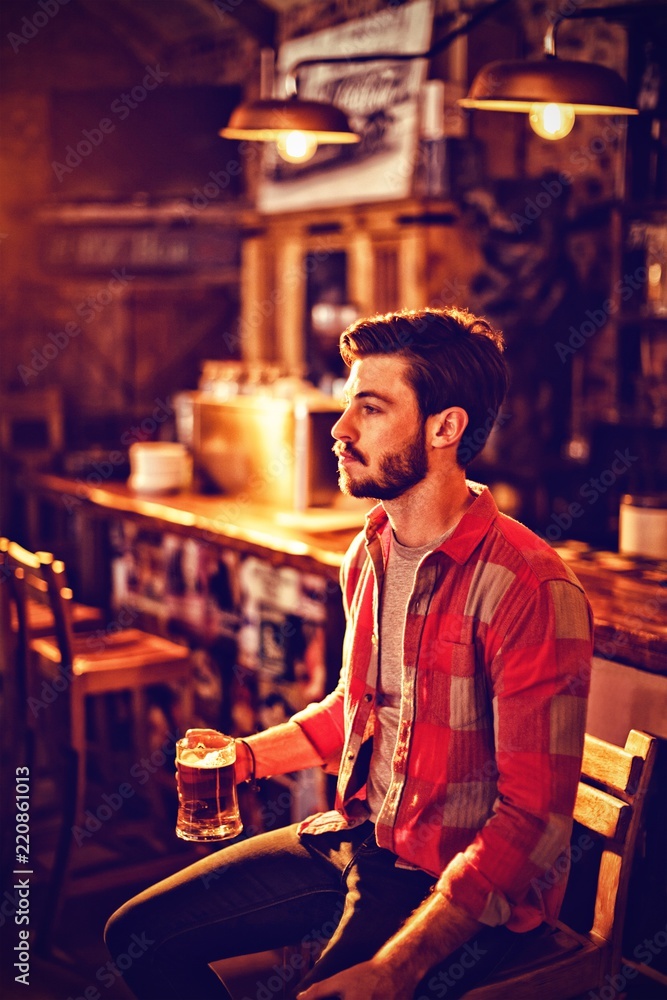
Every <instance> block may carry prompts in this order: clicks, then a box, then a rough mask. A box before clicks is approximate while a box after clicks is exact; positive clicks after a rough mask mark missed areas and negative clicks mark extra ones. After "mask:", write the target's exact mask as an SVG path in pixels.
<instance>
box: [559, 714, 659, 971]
mask: <svg viewBox="0 0 667 1000" xmlns="http://www.w3.org/2000/svg"><path fill="white" fill-rule="evenodd" d="M657 744H658V741H657V739H656V738H655V737H654V736H650V735H648V734H647V733H643V732H639V731H638V730H635V729H631V730H630V733H629V735H628V738H627V741H626V744H625V747H619V746H615V745H614V744H612V743H607V742H606V741H605V740H601V739H597V738H596V737H594V736H590V735H588V734H587V735H586V738H585V744H584V756H583V761H582V768H581V780H580V782H579V789H578V792H577V799H576V804H575V808H574V818H575V820H576V821H577V822H578V823H579V824H580V825H581V826H583V827H585V828H586V829H587V830H589V831H590V832H591V833H593V834H594V835H595V837H599V838H600V842H601V856H600V867H599V872H598V880H597V891H596V894H595V910H594V914H593V923H592V927H591V929H590V931H589V932H588V936H589V937H590V938H591V940H592V941H594V942H595V944H597V945H599V946H601V947H603V946H606V950H607V954H608V955H609V968H608V971H609V972H610V973H611V974H614V973H615V972H617V971H618V969H619V968H620V965H621V955H622V943H623V926H624V922H625V912H626V905H627V897H628V886H629V881H630V873H631V869H632V862H633V858H634V854H635V848H636V844H637V835H638V833H639V831H640V829H641V823H642V812H643V808H644V805H645V800H646V797H647V793H648V790H649V783H650V780H651V774H652V771H653V765H654V762H655V756H656V753H657ZM574 863H575V864H576V859H574ZM571 878H572V879H576V878H577V872H576V867H575V868H574V870H573V872H572V874H571Z"/></svg>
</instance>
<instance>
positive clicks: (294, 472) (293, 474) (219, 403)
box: [193, 393, 341, 510]
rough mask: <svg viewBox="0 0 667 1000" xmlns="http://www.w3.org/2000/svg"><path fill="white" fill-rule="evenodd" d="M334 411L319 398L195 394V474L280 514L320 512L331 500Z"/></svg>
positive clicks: (327, 400) (334, 487)
mask: <svg viewBox="0 0 667 1000" xmlns="http://www.w3.org/2000/svg"><path fill="white" fill-rule="evenodd" d="M340 414H341V406H340V405H339V404H337V403H336V402H335V401H334V400H332V399H331V398H329V397H327V396H325V395H324V394H318V393H314V394H313V395H312V396H311V395H302V396H301V395H300V396H296V397H295V398H293V399H282V398H274V397H271V396H269V395H267V396H262V395H247V396H243V395H239V396H235V397H234V398H232V399H227V400H221V399H218V398H216V397H215V396H213V395H211V394H207V393H195V398H194V413H193V415H194V422H193V451H194V461H195V469H196V471H197V472H199V473H200V474H203V476H204V477H205V478H207V479H209V480H211V481H212V482H213V483H214V484H215V485H216V486H217V487H218V488H219V489H220V490H221V491H222V492H223V493H227V494H231V495H234V496H242V497H244V498H246V499H247V500H249V501H251V502H254V503H260V504H266V505H268V506H271V507H277V508H282V509H286V510H305V509H306V508H308V507H322V506H328V505H329V504H330V503H331V502H332V500H333V499H334V498H335V497H336V496H337V494H338V464H337V460H336V457H335V455H334V454H333V452H332V446H333V439H332V437H331V428H332V427H333V425H334V423H335V422H336V420H337V419H338V417H339V416H340Z"/></svg>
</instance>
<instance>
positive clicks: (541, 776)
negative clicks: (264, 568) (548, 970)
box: [294, 484, 593, 931]
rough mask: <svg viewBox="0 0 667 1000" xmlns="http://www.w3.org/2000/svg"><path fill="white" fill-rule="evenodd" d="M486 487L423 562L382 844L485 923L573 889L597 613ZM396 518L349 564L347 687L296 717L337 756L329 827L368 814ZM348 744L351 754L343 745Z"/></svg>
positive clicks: (375, 522) (553, 911) (357, 547)
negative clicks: (573, 845)
mask: <svg viewBox="0 0 667 1000" xmlns="http://www.w3.org/2000/svg"><path fill="white" fill-rule="evenodd" d="M469 485H470V486H471V488H472V489H473V491H474V492H476V493H479V495H478V496H477V497H476V499H475V501H474V503H473V504H472V505H471V506H470V508H469V509H468V510H467V512H466V513H465V515H464V516H463V518H462V519H461V521H460V522H459V524H458V525H457V527H456V529H455V531H454V532H453V534H452V535H450V536H449V538H447V539H446V540H445V541H444V542H442V543H441V544H440V545H439V546H438V547H437V548H435V549H434V550H433V551H432V552H430V553H428V554H427V555H426V556H424V558H423V559H422V560H421V562H420V564H419V567H418V569H417V574H416V578H415V584H414V588H413V592H412V595H411V597H410V602H409V605H408V609H407V618H406V625H405V635H404V648H403V682H402V699H401V710H400V721H399V725H398V738H397V743H396V750H395V753H394V758H393V761H392V778H391V783H390V786H389V790H388V792H387V797H386V799H385V803H384V805H383V808H382V810H381V813H380V816H379V817H378V822H377V824H376V838H377V841H378V844H379V845H380V846H381V847H386V848H387V849H389V850H391V851H393V852H394V853H395V854H396V855H397V856H398V862H397V864H399V865H405V866H408V867H411V866H414V867H417V868H421V869H423V870H425V871H427V872H431V873H432V874H433V875H434V876H436V877H437V878H438V882H437V889H438V890H439V891H440V892H442V893H443V894H444V895H445V896H446V897H448V898H450V899H451V900H452V901H453V902H454V903H456V904H458V905H459V906H461V907H463V908H464V909H465V910H466V911H467V912H468V913H470V914H471V916H473V917H474V918H476V919H477V920H480V921H482V922H483V923H486V924H491V925H493V924H499V923H506V924H507V926H508V927H509V928H510V929H512V930H517V931H521V930H528V929H530V928H531V927H534V926H537V925H538V924H539V923H540V922H541V921H542V920H547V921H549V922H553V921H554V920H555V919H556V916H557V914H558V910H559V908H560V905H561V902H562V898H563V893H564V891H565V883H566V874H567V867H568V853H569V839H570V833H571V827H572V810H573V807H574V800H575V795H576V791H577V782H578V779H579V774H580V767H581V754H582V750H583V738H584V728H585V721H586V695H587V689H588V678H589V676H590V662H591V656H592V646H593V641H592V632H593V623H592V615H591V611H590V607H589V605H588V602H587V600H586V597H585V595H584V592H583V590H582V587H581V585H580V584H579V582H578V580H577V579H576V577H575V576H574V574H573V573H572V572H571V571H570V569H569V568H568V567H567V566H566V565H565V564H564V563H563V562H562V561H561V560H560V559H559V558H558V556H557V555H556V554H555V553H554V552H553V551H552V549H551V548H550V547H549V546H548V545H547V544H546V543H545V542H543V541H541V540H540V539H539V538H538V537H537V536H536V535H535V534H533V533H532V532H531V531H529V530H528V529H527V528H525V527H524V526H523V525H522V524H519V523H518V522H517V521H514V520H512V519H511V518H509V517H507V516H505V515H504V514H500V513H499V512H498V509H497V507H496V505H495V502H494V500H493V497H492V496H491V493H490V492H489V491H488V490H487V489H484V488H482V487H479V486H477V485H476V484H469ZM390 531H391V529H390V526H389V523H388V520H387V516H386V514H385V512H384V510H383V508H382V507H381V506H378V507H375V508H374V509H373V510H372V511H371V513H370V514H369V516H368V518H367V522H366V527H365V530H364V531H363V532H361V533H360V534H359V535H358V536H357V538H356V539H355V541H354V542H353V543H352V545H351V546H350V549H349V550H348V552H347V554H346V557H345V561H344V565H343V568H342V571H341V584H342V588H343V600H344V605H345V611H346V616H347V630H346V635H345V642H344V649H343V669H342V672H341V677H340V681H339V683H338V686H337V688H336V689H335V691H333V692H332V693H331V694H330V695H328V696H327V697H326V698H325V699H324V700H323V701H321V702H319V703H318V704H316V705H309V706H308V707H307V708H306V709H304V710H303V711H302V712H299V713H298V714H297V715H296V716H294V721H295V722H297V723H298V724H299V725H300V726H301V727H302V729H303V730H304V732H305V734H306V735H307V737H308V738H309V740H310V741H311V742H312V743H313V745H314V746H315V747H316V749H317V750H318V752H319V753H320V755H321V756H322V757H323V758H330V757H333V756H335V755H337V754H341V760H340V765H339V775H338V787H337V795H336V808H335V810H333V811H332V812H329V813H324V814H319V815H317V816H314V817H310V818H309V819H307V820H305V821H304V822H303V824H302V825H301V828H300V829H301V832H309V833H316V832H324V831H326V830H333V829H341V828H345V827H346V826H351V825H355V824H356V823H359V822H361V821H363V819H365V818H366V815H367V813H366V809H365V805H364V801H365V782H366V778H367V776H368V762H369V760H370V750H371V747H372V742H371V737H372V734H373V723H374V701H375V697H376V681H377V670H378V641H377V635H378V594H379V592H380V589H381V587H382V579H383V572H384V566H385V563H386V559H387V551H388V545H389V536H390ZM341 751H342V753H341Z"/></svg>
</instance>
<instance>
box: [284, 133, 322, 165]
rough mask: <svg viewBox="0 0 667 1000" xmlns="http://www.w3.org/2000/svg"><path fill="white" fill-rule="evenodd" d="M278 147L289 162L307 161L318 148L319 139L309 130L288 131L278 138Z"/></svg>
mask: <svg viewBox="0 0 667 1000" xmlns="http://www.w3.org/2000/svg"><path fill="white" fill-rule="evenodd" d="M276 148H277V150H278V153H279V154H280V156H282V158H283V160H287V162H288V163H305V162H306V160H311V159H312V158H313V156H314V155H315V151H316V149H317V139H316V138H315V136H314V135H313V134H312V133H309V132H299V131H294V132H286V133H284V134H283V135H281V136H280V138H279V139H277V140H276Z"/></svg>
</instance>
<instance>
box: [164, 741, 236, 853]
mask: <svg viewBox="0 0 667 1000" xmlns="http://www.w3.org/2000/svg"><path fill="white" fill-rule="evenodd" d="M235 760H236V744H235V743H234V740H233V738H232V737H231V736H224V735H223V734H222V733H217V732H214V731H212V730H211V731H201V730H200V731H199V732H195V733H192V734H191V735H189V736H185V737H183V739H180V740H178V741H177V742H176V773H177V784H178V817H177V819H176V835H177V836H178V837H180V838H181V839H182V840H199V841H206V840H227V839H229V838H230V837H236V836H237V835H238V834H239V833H241V831H242V830H243V823H242V822H241V816H240V814H239V803H238V798H237V795H236V781H235V779H234V762H235Z"/></svg>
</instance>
